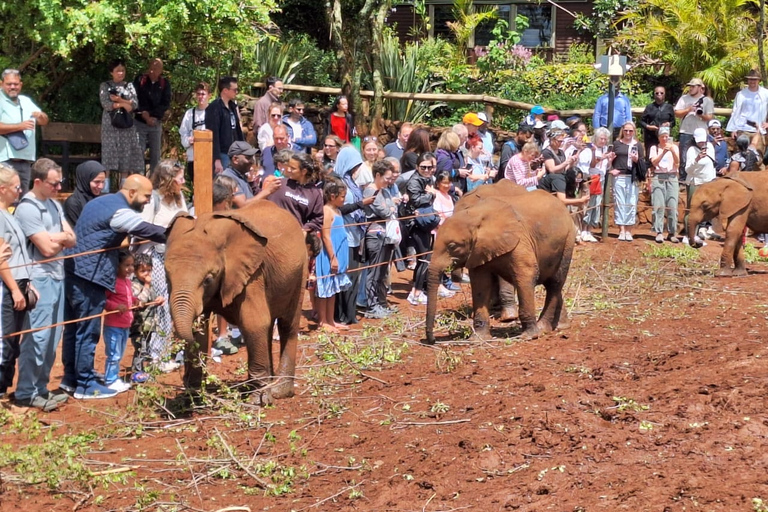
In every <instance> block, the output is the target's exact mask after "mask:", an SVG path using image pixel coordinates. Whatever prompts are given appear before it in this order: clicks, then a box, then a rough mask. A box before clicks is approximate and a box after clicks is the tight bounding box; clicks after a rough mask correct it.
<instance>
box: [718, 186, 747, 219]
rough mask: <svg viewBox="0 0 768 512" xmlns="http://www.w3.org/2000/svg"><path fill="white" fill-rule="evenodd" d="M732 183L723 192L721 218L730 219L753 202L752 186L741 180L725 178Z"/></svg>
mask: <svg viewBox="0 0 768 512" xmlns="http://www.w3.org/2000/svg"><path fill="white" fill-rule="evenodd" d="M725 179H727V180H729V181H731V182H732V183H728V186H726V187H725V189H724V190H723V196H722V198H721V201H720V216H721V218H726V219H730V218H731V217H733V216H734V215H736V214H737V213H739V212H740V211H742V210H743V209H744V208H746V207H747V206H749V204H750V203H751V202H752V185H750V184H749V183H746V182H745V181H744V180H742V179H739V178H725Z"/></svg>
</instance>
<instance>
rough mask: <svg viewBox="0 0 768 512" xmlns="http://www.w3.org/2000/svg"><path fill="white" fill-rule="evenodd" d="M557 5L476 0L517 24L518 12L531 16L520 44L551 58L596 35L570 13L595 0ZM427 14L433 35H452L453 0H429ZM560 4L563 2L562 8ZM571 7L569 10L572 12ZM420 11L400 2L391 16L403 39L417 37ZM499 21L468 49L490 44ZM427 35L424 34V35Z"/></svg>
mask: <svg viewBox="0 0 768 512" xmlns="http://www.w3.org/2000/svg"><path fill="white" fill-rule="evenodd" d="M555 3H556V4H557V6H556V5H553V4H552V3H550V2H547V1H546V0H544V1H541V2H536V1H529V0H475V2H474V4H475V6H483V5H495V6H497V9H498V15H499V18H502V19H505V20H506V21H507V22H509V26H510V27H511V28H514V26H515V18H516V16H517V14H522V15H524V16H526V17H527V18H528V23H529V26H528V28H527V29H525V31H523V34H522V40H521V41H520V44H522V45H523V46H525V47H527V48H530V49H531V50H533V51H534V52H535V53H536V54H538V55H539V56H541V57H543V58H546V59H548V60H549V59H551V58H552V55H553V54H554V53H558V54H559V53H567V52H568V48H569V47H570V46H571V45H572V44H574V43H588V44H591V45H594V44H595V38H594V37H592V36H591V35H590V34H582V33H580V32H579V31H577V30H576V28H575V27H574V25H573V21H574V18H573V16H572V15H571V14H569V12H570V13H574V14H576V13H582V14H586V15H590V14H591V13H592V3H593V2H592V0H586V1H584V0H565V1H557V2H555ZM426 4H427V15H428V16H429V19H430V22H431V28H430V30H429V36H430V37H434V36H442V37H445V38H449V39H450V37H451V31H450V29H449V28H448V26H447V25H446V22H448V21H452V20H453V14H452V7H453V2H452V0H426ZM558 6H561V7H562V9H561V8H559V7H558ZM568 11H569V12H568ZM419 21H420V20H419V17H418V14H417V13H416V12H415V11H414V8H413V2H402V3H397V4H396V5H395V6H394V7H393V8H392V10H391V11H390V13H389V15H388V16H387V24H388V25H390V26H394V27H396V30H397V34H398V36H399V37H400V40H401V41H413V40H414V39H415V38H416V37H418V36H415V35H414V30H413V29H414V27H418V26H419V25H420V23H419ZM494 25H495V21H494V22H491V23H486V24H483V25H481V26H479V27H478V28H477V29H476V30H475V32H474V34H473V35H472V37H471V38H470V40H469V45H468V48H467V51H468V53H469V54H471V53H472V49H473V48H474V47H475V46H486V45H487V44H488V43H489V41H490V40H491V37H492V34H491V29H492V28H493V26H494ZM421 37H423V35H422V36H421Z"/></svg>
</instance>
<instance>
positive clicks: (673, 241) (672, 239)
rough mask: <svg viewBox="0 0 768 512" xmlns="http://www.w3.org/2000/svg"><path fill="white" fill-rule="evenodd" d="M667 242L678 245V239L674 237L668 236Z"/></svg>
mask: <svg viewBox="0 0 768 512" xmlns="http://www.w3.org/2000/svg"><path fill="white" fill-rule="evenodd" d="M669 241H670V242H672V243H673V244H677V243H680V239H679V238H677V237H676V236H675V235H669ZM686 242H687V240H686Z"/></svg>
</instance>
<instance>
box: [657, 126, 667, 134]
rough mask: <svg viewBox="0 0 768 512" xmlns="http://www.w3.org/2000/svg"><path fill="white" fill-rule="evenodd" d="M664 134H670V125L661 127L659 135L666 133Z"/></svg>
mask: <svg viewBox="0 0 768 512" xmlns="http://www.w3.org/2000/svg"><path fill="white" fill-rule="evenodd" d="M664 134H667V135H669V126H662V127H661V128H659V135H664Z"/></svg>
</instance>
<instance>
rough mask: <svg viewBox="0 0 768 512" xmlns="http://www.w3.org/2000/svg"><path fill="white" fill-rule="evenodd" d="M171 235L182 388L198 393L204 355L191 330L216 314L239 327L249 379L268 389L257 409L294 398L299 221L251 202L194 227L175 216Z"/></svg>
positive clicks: (302, 250) (302, 251)
mask: <svg viewBox="0 0 768 512" xmlns="http://www.w3.org/2000/svg"><path fill="white" fill-rule="evenodd" d="M168 230H169V232H168V243H167V251H166V255H165V268H166V272H167V274H168V287H169V290H170V306H171V316H172V317H173V322H174V326H175V329H176V332H177V333H178V335H179V336H180V337H181V338H183V339H184V340H185V341H186V342H187V349H186V351H185V353H186V357H187V364H186V367H185V376H184V381H185V384H186V385H187V387H190V388H192V387H199V386H200V385H201V379H202V372H201V371H200V369H199V367H196V365H195V362H196V361H197V360H198V351H199V349H200V348H201V347H197V346H196V344H195V340H194V335H193V329H192V323H193V321H194V320H195V318H197V317H198V316H199V315H200V314H206V315H208V314H210V313H216V314H217V315H222V316H223V317H224V318H225V319H226V320H227V321H228V322H231V323H233V324H236V325H238V326H239V327H240V331H241V332H242V334H243V340H244V342H245V346H246V350H247V352H248V379H249V381H253V382H254V383H255V384H256V385H258V386H260V387H263V386H267V385H269V386H268V387H266V388H265V389H264V390H262V393H261V401H262V403H264V404H269V403H271V402H272V399H273V398H287V397H291V396H293V384H294V374H295V370H296V345H297V343H298V333H299V321H300V319H301V304H302V300H303V291H304V284H305V283H306V274H307V250H306V246H305V243H304V232H303V231H302V229H301V226H300V225H299V223H298V222H296V219H295V218H294V217H293V216H292V215H291V214H290V213H288V212H287V211H285V210H283V209H282V208H280V207H278V206H276V205H275V204H273V203H271V202H269V201H256V202H254V203H252V204H249V205H247V206H246V207H244V208H241V209H239V210H230V211H226V212H216V213H209V214H204V215H201V216H200V218H198V219H197V220H195V219H194V218H192V217H190V216H178V217H176V218H175V219H174V221H173V223H172V224H171V226H169V228H168ZM275 321H277V328H278V332H279V333H280V362H279V366H278V369H277V372H275V371H274V369H273V364H272V330H273V327H274V325H275ZM202 348H203V349H205V350H207V347H202ZM275 376H277V377H278V379H277V381H273V377H275Z"/></svg>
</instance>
